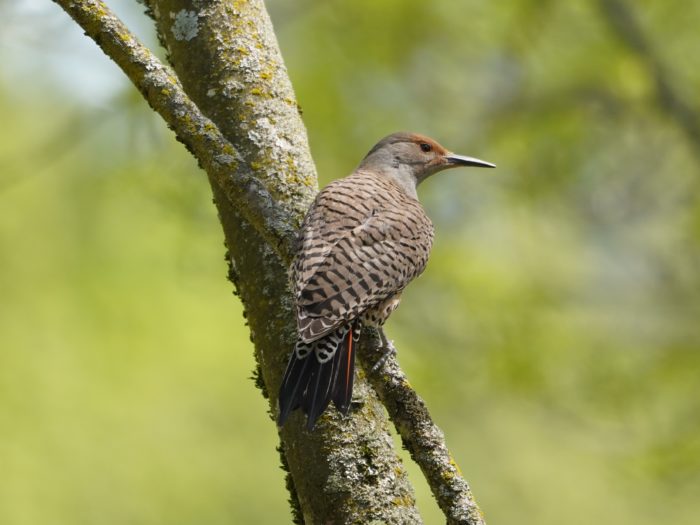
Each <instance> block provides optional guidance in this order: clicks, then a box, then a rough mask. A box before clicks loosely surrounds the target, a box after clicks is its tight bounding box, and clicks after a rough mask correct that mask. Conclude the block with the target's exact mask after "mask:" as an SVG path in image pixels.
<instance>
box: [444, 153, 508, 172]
mask: <svg viewBox="0 0 700 525" xmlns="http://www.w3.org/2000/svg"><path fill="white" fill-rule="evenodd" d="M444 158H445V161H446V162H447V164H448V165H449V166H454V167H457V166H475V167H477V168H495V167H496V165H495V164H491V163H490V162H486V161H485V160H479V159H475V158H474V157H466V156H464V155H456V154H454V153H448V154H447V155H445V157H444Z"/></svg>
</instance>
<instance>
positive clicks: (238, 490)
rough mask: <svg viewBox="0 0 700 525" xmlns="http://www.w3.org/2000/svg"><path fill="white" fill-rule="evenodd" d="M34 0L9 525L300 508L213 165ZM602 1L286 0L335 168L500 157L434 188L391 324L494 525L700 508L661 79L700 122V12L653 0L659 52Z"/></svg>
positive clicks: (693, 393) (26, 42)
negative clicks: (266, 395) (226, 240)
mask: <svg viewBox="0 0 700 525" xmlns="http://www.w3.org/2000/svg"><path fill="white" fill-rule="evenodd" d="M30 4H31V5H33V6H34V9H35V11H32V10H31V9H30V10H25V11H22V10H21V9H19V8H17V7H16V6H15V5H14V4H9V3H0V11H2V14H3V16H4V17H5V18H6V19H8V20H9V21H10V22H12V24H11V26H12V27H13V28H14V29H13V30H12V31H10V32H9V33H5V34H4V36H3V37H1V38H0V44H2V46H0V53H2V55H1V56H2V59H3V60H2V61H1V62H0V63H2V64H3V66H2V69H0V115H1V117H2V122H3V126H2V127H1V128H0V138H1V140H0V293H1V294H2V302H1V303H0V349H1V351H2V357H3V366H2V367H0V469H1V470H2V479H0V523H3V524H8V525H15V524H16V525H25V524H26V525H34V524H40V523H55V524H64V523H65V524H71V525H73V524H88V523H97V522H99V523H106V524H108V523H144V524H146V523H148V524H152V523H168V524H191V523H202V522H207V523H213V524H216V523H222V524H223V523H283V522H286V521H288V516H289V515H288V511H287V509H286V503H285V499H286V495H285V492H284V488H283V481H282V473H281V471H280V470H279V469H278V468H277V465H278V457H277V454H276V452H275V446H276V442H277V439H276V432H275V428H274V425H273V424H272V423H271V422H270V420H269V419H268V417H267V415H266V403H265V401H264V400H263V399H262V398H261V396H260V394H259V392H258V391H257V390H255V388H254V385H253V383H252V381H249V380H248V378H249V377H250V375H251V370H252V368H253V360H252V352H251V348H250V343H249V342H248V335H247V332H246V328H245V326H244V323H243V319H242V317H241V315H240V306H239V305H238V304H237V302H236V300H235V298H233V297H232V296H231V294H230V292H231V287H230V285H229V284H228V283H227V282H226V280H225V264H224V261H223V254H224V249H223V246H222V234H221V233H220V230H219V227H218V224H217V220H216V215H215V210H214V208H213V206H212V204H211V202H210V194H209V190H208V188H207V183H206V179H205V178H204V177H203V176H202V174H201V173H200V172H198V170H197V168H196V166H195V163H194V161H193V160H192V159H191V158H190V157H189V156H188V154H187V153H186V152H185V151H184V149H183V148H182V147H181V146H180V145H179V144H177V143H176V142H175V141H174V140H173V138H172V136H171V133H170V132H168V131H167V130H166V129H164V126H163V125H162V123H161V122H159V121H158V119H157V118H156V117H155V116H154V115H152V114H151V113H150V111H149V110H148V108H146V107H145V104H143V102H142V101H141V100H140V99H139V97H138V95H137V94H135V93H134V91H133V90H132V89H131V88H130V87H128V86H125V83H124V82H123V81H122V80H120V78H121V77H120V76H119V73H118V72H116V71H114V67H113V66H111V64H110V65H107V66H105V67H106V68H111V69H108V70H105V71H107V72H106V73H104V75H103V76H104V78H103V79H102V84H100V85H99V86H97V85H92V87H90V86H91V85H90V80H89V79H90V77H91V76H93V75H95V73H94V71H93V69H92V68H93V67H103V65H105V64H108V62H107V60H106V59H105V58H104V57H103V56H101V55H100V53H99V52H97V51H94V52H93V51H89V50H90V49H92V47H94V46H93V44H92V43H90V42H83V40H84V39H82V38H81V35H80V31H79V30H78V29H77V28H75V27H73V25H72V23H71V22H70V21H68V20H67V18H66V17H65V15H63V14H62V13H61V12H60V11H59V10H58V9H56V8H55V6H48V5H47V6H44V2H33V3H32V2H30ZM39 4H41V6H42V7H39ZM603 4H605V1H604V0H601V1H599V2H581V1H578V2H568V3H563V2H551V1H540V2H535V1H534V0H517V1H513V2H507V3H504V2H477V1H474V0H466V1H464V2H459V3H456V2H449V1H446V0H441V1H435V2H418V1H415V0H401V1H399V0H384V1H370V0H358V1H354V2H341V1H338V0H336V1H332V2H320V1H310V0H306V1H298V2H294V3H292V2H283V1H281V0H275V1H274V2H270V9H271V12H272V16H273V20H274V21H275V22H276V27H277V30H278V36H279V39H280V45H281V47H282V50H283V53H284V55H285V58H286V61H287V65H288V68H289V72H290V75H291V77H292V80H293V82H294V85H295V88H296V90H297V94H298V96H299V101H300V103H301V105H302V107H303V108H304V119H305V122H306V124H307V126H308V130H309V135H310V139H311V144H312V149H313V152H314V156H315V158H316V161H317V164H318V167H319V173H320V177H321V180H322V183H326V182H328V181H330V180H331V179H333V178H337V177H340V176H342V175H344V174H347V173H348V172H350V171H351V170H352V169H353V168H354V166H355V165H356V164H357V162H358V161H359V159H360V158H361V156H362V155H363V154H364V153H365V151H366V150H367V149H368V148H369V147H371V145H372V144H373V143H374V142H375V141H376V140H377V139H378V138H380V137H382V136H383V135H385V134H387V133H389V132H392V131H396V130H400V129H408V130H415V131H420V132H424V133H426V134H429V135H432V136H434V137H435V138H437V139H438V140H440V141H441V142H443V143H444V144H445V145H446V146H448V147H450V148H451V149H453V150H455V151H457V152H460V153H464V154H468V155H475V156H478V157H481V158H484V159H486V160H490V161H493V162H495V163H497V164H498V169H497V170H494V171H489V172H488V173H486V172H484V171H479V170H471V171H468V170H462V171H461V172H459V171H451V172H447V173H445V174H442V175H440V176H438V177H436V178H435V179H434V180H430V181H428V182H427V183H426V184H425V185H424V186H423V187H422V188H421V190H420V193H421V196H422V199H423V202H424V203H425V206H426V208H428V211H429V213H430V215H431V216H432V217H433V218H434V222H435V224H436V229H437V239H436V246H435V250H434V254H433V257H432V259H431V262H430V265H429V267H428V270H427V271H426V273H425V274H424V276H423V277H421V278H420V279H419V280H418V281H416V283H414V284H413V285H412V286H411V287H410V288H409V289H408V290H407V291H406V293H405V295H404V297H405V299H404V301H403V304H402V307H401V308H400V309H399V310H398V311H397V312H396V314H395V315H394V317H393V318H392V320H391V321H390V323H389V326H388V329H389V331H390V333H391V334H392V336H393V337H394V338H395V339H396V341H397V344H398V346H399V348H400V356H399V357H400V360H401V362H402V364H403V365H404V367H405V369H406V370H407V373H408V374H409V377H410V378H411V381H412V383H413V384H414V386H415V387H416V388H417V389H418V391H419V392H420V393H421V394H422V395H423V396H424V397H425V398H426V399H427V402H428V404H429V406H430V407H431V409H432V410H433V412H434V415H435V417H436V419H437V421H438V422H439V424H440V425H441V426H442V427H443V428H444V430H445V431H446V434H447V436H448V443H449V444H450V446H451V447H452V450H453V452H454V454H455V456H456V459H457V461H458V463H459V464H460V465H461V466H462V468H463V469H464V471H465V475H466V476H467V478H468V479H469V480H470V482H471V483H472V485H473V489H474V491H475V493H476V495H477V498H478V500H479V502H480V504H481V506H482V508H483V509H484V510H485V512H486V514H487V517H488V519H489V521H490V522H491V523H537V524H538V525H541V524H549V523H551V524H558V523H571V524H576V523H598V522H605V523H616V524H627V523H629V524H632V523H634V524H635V525H640V524H651V523H658V522H663V523H675V524H691V523H693V524H694V523H696V522H697V516H698V515H700V500H698V498H697V494H698V492H699V491H700V417H699V416H698V414H700V396H699V395H698V388H699V380H698V377H700V375H699V374H700V352H699V351H700V272H699V271H698V270H699V269H700V202H698V194H699V192H698V190H699V189H700V188H699V186H700V145H699V144H697V143H696V142H694V141H693V138H692V137H691V136H689V135H688V134H687V133H686V131H685V130H684V129H683V127H682V126H681V125H680V124H679V121H678V118H677V115H674V114H673V113H672V112H669V108H668V107H665V106H664V105H663V103H662V102H661V101H660V97H659V93H658V86H657V84H656V81H655V78H654V75H653V71H652V66H653V61H654V60H656V61H659V62H661V63H662V64H663V65H664V67H665V71H666V72H667V74H668V78H666V81H667V82H668V83H669V85H670V86H671V87H672V88H673V89H674V90H675V92H676V93H677V94H678V96H679V97H680V98H681V99H682V100H685V101H687V103H688V104H689V108H690V109H691V110H693V109H694V111H700V108H699V107H697V105H696V106H695V107H694V108H693V104H697V97H696V94H697V93H698V92H700V69H699V68H697V67H696V64H695V59H696V57H697V55H698V53H699V52H700V41H699V40H698V35H697V27H699V26H700V4H698V3H680V2H652V1H645V2H636V3H634V4H632V2H629V3H628V5H630V6H631V5H634V11H633V14H634V17H635V19H636V20H637V21H638V22H639V25H640V27H641V29H642V30H643V34H644V35H645V38H646V39H648V42H647V43H648V45H649V48H648V49H647V51H648V50H649V49H650V50H652V51H653V56H651V55H650V54H649V53H645V52H639V50H635V49H634V48H632V47H629V46H628V45H627V44H626V43H625V41H624V40H623V39H621V38H620V36H619V35H618V34H617V32H616V30H615V26H614V24H611V23H610V20H609V19H608V17H609V11H607V10H604V9H601V5H603ZM117 7H119V9H120V12H125V13H128V14H129V16H131V17H133V18H138V17H137V15H138V9H140V7H139V6H137V5H135V4H132V3H131V2H123V1H122V2H118V3H117ZM22 28H24V30H22ZM29 28H32V30H30V29H29ZM40 29H44V30H45V31H44V33H43V34H44V35H48V37H50V38H51V39H55V40H56V41H62V42H69V43H72V44H71V45H72V46H79V45H80V46H84V47H80V49H81V51H79V53H84V55H78V56H82V57H84V59H83V62H82V63H79V64H77V65H76V64H74V63H71V62H70V57H69V56H68V55H71V56H72V53H73V51H72V48H71V47H70V46H69V45H68V44H66V43H64V44H63V46H64V47H63V48H61V49H60V52H57V51H56V49H53V44H52V42H51V41H48V42H47V41H46V39H45V38H41V37H40V34H39V33H36V31H39V30H40ZM64 35H71V36H66V37H65V38H64ZM76 49H77V47H76ZM9 50H11V51H9ZM37 57H43V58H42V60H38V61H37V60H35V59H36V58H37ZM47 57H48V58H47ZM73 60H74V59H73ZM49 63H50V64H52V67H51V68H45V67H43V66H44V65H46V64H49ZM32 64H38V65H37V66H36V67H32ZM66 71H69V72H70V74H66ZM100 71H102V70H100ZM62 72H63V74H62ZM109 75H112V76H109ZM105 79H107V80H109V82H107V80H105ZM110 79H111V80H110ZM104 85H113V86H115V88H114V89H113V91H111V92H109V91H108V90H107V89H106V88H104ZM86 86H88V87H86ZM47 87H48V88H49V89H47ZM105 93H107V94H105ZM693 116H694V115H689V118H692V117H693ZM281 351H284V350H283V349H281ZM407 464H408V466H409V468H410V469H411V472H412V473H413V474H414V476H413V479H414V480H415V481H416V486H417V490H418V497H419V503H420V504H421V510H422V512H423V513H424V517H425V518H426V522H427V523H439V522H440V521H441V520H440V515H439V511H438V510H437V508H436V507H435V505H434V504H433V503H432V502H431V500H430V496H429V493H428V492H427V488H426V486H425V485H424V483H422V482H421V478H420V474H419V473H418V472H416V469H415V468H414V467H413V466H412V465H411V464H410V460H409V461H407Z"/></svg>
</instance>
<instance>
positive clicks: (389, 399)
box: [359, 333, 486, 525]
mask: <svg viewBox="0 0 700 525" xmlns="http://www.w3.org/2000/svg"><path fill="white" fill-rule="evenodd" d="M361 343H362V344H361V345H360V353H359V355H360V359H361V362H362V367H363V369H365V370H371V368H372V365H373V363H376V361H377V358H378V356H380V355H381V354H382V352H383V349H382V348H381V341H380V339H379V337H378V335H377V334H376V333H375V334H374V335H370V336H367V337H363V338H362V341H361ZM367 379H368V381H369V383H370V384H371V385H372V388H374V390H375V391H376V392H377V394H378V395H379V399H380V400H381V401H382V403H384V406H385V407H386V409H387V411H388V412H389V417H390V418H391V421H392V422H393V423H394V425H395V426H396V430H397V432H398V433H399V435H400V436H401V440H402V442H403V445H404V447H405V448H406V450H408V452H409V453H410V454H411V458H412V459H413V461H415V462H416V463H417V464H418V466H419V467H420V468H421V471H422V472H423V475H424V476H425V479H426V480H427V482H428V485H429V486H430V489H431V491H432V493H433V496H434V497H435V499H436V500H437V503H438V505H439V506H440V509H441V510H442V512H443V513H444V514H445V517H446V518H447V523H448V524H449V525H458V524H459V525H485V523H486V522H485V521H484V515H483V513H482V512H481V509H479V506H478V505H477V503H476V501H475V499H474V496H473V495H472V492H471V489H470V488H469V484H468V483H467V481H466V480H465V479H464V478H463V477H462V473H461V471H460V469H459V466H457V463H456V462H455V460H454V458H453V457H452V454H450V452H449V450H448V449H447V445H446V443H445V435H444V434H443V433H442V431H441V430H440V429H439V428H438V426H437V425H436V424H435V422H434V421H433V420H432V418H431V417H430V413H429V412H428V407H427V406H426V405H425V402H424V401H423V400H422V399H421V398H420V396H419V395H418V394H417V393H416V391H415V390H413V388H411V385H410V384H409V383H408V379H407V378H406V374H404V373H403V371H402V370H401V368H400V367H399V365H398V362H397V361H396V359H395V358H394V357H393V356H392V357H390V358H389V359H388V360H387V362H386V364H385V366H384V368H383V369H382V371H381V373H375V374H369V376H368V378H367Z"/></svg>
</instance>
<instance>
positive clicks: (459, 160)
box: [358, 133, 496, 196]
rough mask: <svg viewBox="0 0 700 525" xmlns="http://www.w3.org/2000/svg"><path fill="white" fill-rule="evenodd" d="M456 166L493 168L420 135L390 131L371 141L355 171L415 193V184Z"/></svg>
mask: <svg viewBox="0 0 700 525" xmlns="http://www.w3.org/2000/svg"><path fill="white" fill-rule="evenodd" d="M460 166H475V167H479V168H495V167H496V165H495V164H491V163H490V162H486V161H483V160H479V159H475V158H473V157H466V156H464V155H457V154H455V153H452V152H451V151H448V150H446V149H445V148H443V147H442V146H441V145H440V144H438V143H437V142H436V141H434V140H433V139H431V138H429V137H426V136H424V135H419V134H417V133H394V134H392V135H389V136H388V137H384V138H383V139H382V140H380V141H379V142H378V143H377V144H375V146H374V147H373V148H372V149H371V150H370V152H369V153H368V154H367V156H366V157H365V158H364V159H363V160H362V162H361V163H360V166H359V167H358V170H361V171H370V172H374V173H378V174H381V175H383V176H386V177H390V178H392V179H394V180H395V181H396V182H398V183H399V184H400V185H401V186H402V187H403V188H404V189H405V190H406V191H407V192H408V193H409V194H411V195H413V196H415V193H416V192H415V188H416V186H418V184H420V183H421V182H423V181H424V180H425V179H427V178H428V177H429V176H430V175H433V174H435V173H437V172H438V171H442V170H446V169H449V168H458V167H460Z"/></svg>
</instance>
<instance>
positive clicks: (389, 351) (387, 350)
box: [370, 327, 396, 374]
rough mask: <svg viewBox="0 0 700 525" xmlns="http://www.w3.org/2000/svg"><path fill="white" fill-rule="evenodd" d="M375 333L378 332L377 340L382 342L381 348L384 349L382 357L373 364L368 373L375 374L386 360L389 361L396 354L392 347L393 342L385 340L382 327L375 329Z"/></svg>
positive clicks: (394, 348)
mask: <svg viewBox="0 0 700 525" xmlns="http://www.w3.org/2000/svg"><path fill="white" fill-rule="evenodd" d="M377 332H379V339H381V341H382V348H383V349H384V352H382V356H381V357H380V358H379V359H378V360H377V362H376V363H375V364H374V366H373V367H372V370H371V371H370V373H372V374H373V373H375V372H377V371H379V370H380V369H381V368H382V367H383V366H384V364H385V363H386V360H387V359H389V358H390V357H391V356H392V355H394V354H395V353H396V347H395V346H394V342H393V341H389V340H388V339H387V338H386V334H385V333H384V329H383V328H382V327H379V328H377Z"/></svg>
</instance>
